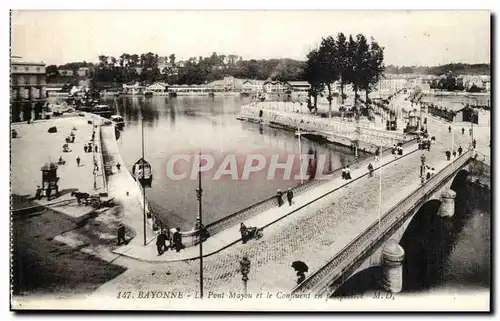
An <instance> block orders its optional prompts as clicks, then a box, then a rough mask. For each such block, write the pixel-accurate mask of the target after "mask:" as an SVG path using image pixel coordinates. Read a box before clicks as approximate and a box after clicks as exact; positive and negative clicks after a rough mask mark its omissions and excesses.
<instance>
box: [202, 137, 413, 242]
mask: <svg viewBox="0 0 500 321" xmlns="http://www.w3.org/2000/svg"><path fill="white" fill-rule="evenodd" d="M416 143H417V139H412V140H410V141H408V142H406V143H404V144H403V147H409V146H412V145H414V144H416ZM391 153H392V149H391V148H385V149H383V150H382V151H381V153H380V156H381V157H383V156H387V155H390V154H391ZM373 158H374V156H372V155H369V156H366V157H363V158H362V159H358V160H356V161H354V162H352V163H350V164H346V165H349V167H350V168H351V169H357V168H360V167H365V168H367V166H368V164H369V163H370V162H372V161H373ZM341 172H342V168H338V169H335V170H333V171H332V172H330V173H325V176H330V177H329V179H311V180H309V181H307V182H304V183H303V184H299V185H297V186H295V187H293V188H292V191H293V193H294V195H299V194H300V193H303V192H305V191H308V190H310V189H311V188H313V187H315V186H318V185H320V184H323V183H326V182H328V181H329V180H331V179H334V178H337V177H339V176H340V173H341ZM274 206H277V200H276V196H275V195H273V196H271V197H269V198H267V199H264V200H262V201H260V202H257V203H255V204H253V205H250V206H248V207H246V208H244V209H241V210H239V211H237V212H236V213H233V214H230V215H228V216H225V217H223V218H221V219H219V220H217V221H214V222H212V223H210V224H207V225H206V226H205V227H206V228H207V230H208V231H209V233H210V235H214V234H216V233H218V232H220V231H222V230H224V229H227V228H229V227H231V226H234V225H236V224H239V223H241V222H243V221H245V220H247V219H249V218H250V217H252V216H254V215H257V214H259V213H262V212H264V211H266V210H268V209H270V208H272V207H274Z"/></svg>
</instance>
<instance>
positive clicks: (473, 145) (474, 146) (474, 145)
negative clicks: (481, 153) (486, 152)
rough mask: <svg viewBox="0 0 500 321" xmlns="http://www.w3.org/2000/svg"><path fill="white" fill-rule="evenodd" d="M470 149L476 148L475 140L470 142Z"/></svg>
mask: <svg viewBox="0 0 500 321" xmlns="http://www.w3.org/2000/svg"><path fill="white" fill-rule="evenodd" d="M472 148H476V140H475V139H473V140H472Z"/></svg>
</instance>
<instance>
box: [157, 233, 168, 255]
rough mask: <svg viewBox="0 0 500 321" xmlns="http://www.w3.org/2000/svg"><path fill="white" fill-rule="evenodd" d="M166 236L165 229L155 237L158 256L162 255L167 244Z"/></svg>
mask: <svg viewBox="0 0 500 321" xmlns="http://www.w3.org/2000/svg"><path fill="white" fill-rule="evenodd" d="M166 242H167V237H166V234H165V230H163V231H161V233H160V234H158V236H157V237H156V250H157V251H158V256H160V255H162V254H163V252H164V251H165V249H166V247H167V245H166Z"/></svg>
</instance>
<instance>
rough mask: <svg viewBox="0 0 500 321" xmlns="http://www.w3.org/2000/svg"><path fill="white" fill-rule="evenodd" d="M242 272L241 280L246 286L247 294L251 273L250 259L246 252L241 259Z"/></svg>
mask: <svg viewBox="0 0 500 321" xmlns="http://www.w3.org/2000/svg"><path fill="white" fill-rule="evenodd" d="M240 272H241V275H242V278H241V280H242V281H243V286H244V287H245V294H247V281H248V273H250V261H249V260H248V257H247V255H246V254H245V255H244V256H243V259H242V260H241V261H240Z"/></svg>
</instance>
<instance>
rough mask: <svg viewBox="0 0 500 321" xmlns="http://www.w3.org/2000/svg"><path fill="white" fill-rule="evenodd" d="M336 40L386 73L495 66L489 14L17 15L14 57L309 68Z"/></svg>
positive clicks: (14, 13) (50, 60) (13, 27)
mask: <svg viewBox="0 0 500 321" xmlns="http://www.w3.org/2000/svg"><path fill="white" fill-rule="evenodd" d="M338 32H344V33H345V34H347V35H348V34H353V35H355V34H357V33H362V34H364V35H365V36H366V37H367V38H370V37H373V38H374V39H375V40H376V41H378V43H379V44H380V45H382V46H383V47H385V63H386V65H389V64H392V65H399V66H401V65H406V66H411V65H420V66H430V65H439V64H446V63H452V62H455V63H456V62H463V63H489V62H490V13H489V12H488V11H327V10H322V11H312V10H309V11H201V10H200V11H161V10H160V11H76V10H74V11H12V14H11V55H15V56H21V57H23V59H24V60H29V61H43V62H45V63H46V64H57V65H60V64H64V63H67V62H74V61H90V62H95V61H97V57H98V56H99V55H101V54H103V55H111V56H115V57H119V56H120V55H121V54H122V53H130V54H133V53H137V54H141V53H146V52H150V51H151V52H154V53H157V54H158V55H160V56H168V55H170V54H172V53H175V55H176V60H184V59H188V58H189V57H198V56H200V55H201V56H209V55H210V54H211V53H212V52H217V53H218V54H225V55H228V54H237V55H239V56H242V57H243V59H262V58H264V59H269V58H292V59H300V60H305V56H306V54H307V53H308V52H309V51H310V50H311V49H313V48H315V47H317V46H318V45H319V43H320V41H321V38H322V37H326V36H329V35H333V36H335V35H336V34H337V33H338Z"/></svg>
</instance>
